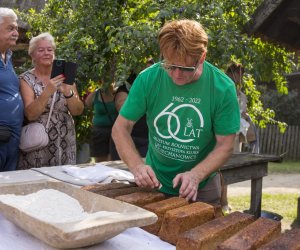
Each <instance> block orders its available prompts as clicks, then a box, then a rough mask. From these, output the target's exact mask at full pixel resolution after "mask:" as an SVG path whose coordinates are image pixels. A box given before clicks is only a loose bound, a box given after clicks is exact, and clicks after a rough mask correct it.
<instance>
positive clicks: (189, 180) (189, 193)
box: [173, 171, 200, 201]
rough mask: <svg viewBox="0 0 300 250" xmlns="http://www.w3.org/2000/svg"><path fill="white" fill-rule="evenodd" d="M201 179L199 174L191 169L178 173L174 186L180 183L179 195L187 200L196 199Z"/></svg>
mask: <svg viewBox="0 0 300 250" xmlns="http://www.w3.org/2000/svg"><path fill="white" fill-rule="evenodd" d="M199 182H200V181H199V180H198V179H197V176H195V174H193V173H192V172H191V171H187V172H184V173H181V174H178V175H176V176H175V178H174V179H173V188H175V187H177V186H178V185H179V184H180V183H181V186H180V189H179V196H180V197H182V198H185V199H186V200H187V201H189V200H192V201H196V199H197V194H198V186H199Z"/></svg>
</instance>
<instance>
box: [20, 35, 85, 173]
mask: <svg viewBox="0 0 300 250" xmlns="http://www.w3.org/2000/svg"><path fill="white" fill-rule="evenodd" d="M55 49H56V45H55V42H54V38H53V36H52V35H51V34H49V33H42V34H40V35H38V36H36V37H33V38H32V39H31V40H30V42H29V51H28V54H29V55H30V57H31V59H32V63H33V67H34V68H32V69H30V70H28V71H26V72H24V73H23V74H21V75H20V90H21V95H22V98H23V102H24V108H25V121H27V123H29V122H33V121H35V122H39V123H42V124H43V125H44V126H45V127H46V123H47V120H48V117H49V111H50V106H51V103H52V98H53V97H55V101H54V105H53V111H52V114H51V116H50V123H49V132H48V135H49V143H48V145H47V146H46V147H44V148H41V149H38V150H35V151H31V152H27V153H26V152H22V151H21V155H20V159H19V164H18V169H29V168H37V167H43V166H57V165H66V164H76V133H75V126H74V121H73V118H72V116H76V115H80V114H81V113H82V112H83V109H84V105H83V103H82V101H81V100H80V98H79V96H78V91H77V88H76V85H75V84H72V85H71V84H66V83H65V76H64V75H63V74H60V75H58V76H55V77H53V78H51V70H52V64H53V60H54V58H55Z"/></svg>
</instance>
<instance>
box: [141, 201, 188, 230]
mask: <svg viewBox="0 0 300 250" xmlns="http://www.w3.org/2000/svg"><path fill="white" fill-rule="evenodd" d="M188 204H189V203H188V201H187V200H186V199H184V198H179V197H172V198H169V199H166V200H162V201H158V202H154V203H150V204H147V205H145V206H144V207H143V208H144V209H147V210H149V211H151V212H153V213H155V214H156V215H157V217H158V220H157V221H156V223H154V224H152V225H149V226H145V227H142V229H144V230H146V231H147V232H149V233H151V234H155V235H157V234H158V231H159V230H160V227H161V223H162V221H163V218H164V215H165V213H166V212H167V211H169V210H171V209H174V208H178V207H182V206H184V205H188Z"/></svg>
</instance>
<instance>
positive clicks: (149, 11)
mask: <svg viewBox="0 0 300 250" xmlns="http://www.w3.org/2000/svg"><path fill="white" fill-rule="evenodd" d="M261 2H262V0H251V1H250V0H223V1H220V0H209V1H207V0H205V1H204V0H176V1H174V0H101V1H100V0H64V1H61V0H48V1H47V4H46V6H45V8H44V9H43V10H42V11H41V12H40V13H36V12H35V11H34V10H30V11H29V12H28V13H20V15H21V18H22V19H23V20H24V21H26V22H28V23H29V25H30V27H31V28H30V30H29V32H28V36H29V38H30V37H32V36H34V35H37V34H39V33H40V32H45V31H48V32H50V33H51V34H52V35H53V36H54V37H55V39H56V42H57V51H56V55H57V57H60V58H66V59H69V60H74V61H77V63H78V65H79V67H78V79H77V83H78V87H79V90H80V91H81V93H82V95H85V94H86V92H87V91H88V89H89V88H90V87H93V86H95V84H96V83H97V82H98V81H99V80H100V79H103V80H104V82H105V83H106V84H108V83H110V82H115V83H116V84H117V85H119V84H121V83H122V82H124V81H126V79H127V77H128V75H129V74H130V72H131V71H132V70H133V69H134V71H135V72H136V73H138V72H139V71H140V70H142V69H143V67H144V64H145V62H146V59H147V58H148V57H153V58H154V59H155V61H158V60H159V50H158V44H157V33H158V30H159V29H160V27H161V26H162V25H163V24H164V23H165V22H166V21H168V20H173V19H183V18H190V19H195V20H198V21H199V22H201V23H202V24H203V26H204V27H205V29H206V31H207V33H208V35H209V47H208V54H207V60H208V61H210V62H211V63H213V64H214V65H216V66H217V67H219V68H221V69H224V70H225V68H226V66H227V65H228V62H229V61H232V60H235V61H239V62H240V63H242V64H243V65H244V66H245V68H246V70H247V71H248V73H249V74H248V75H247V77H245V89H244V91H245V93H246V95H247V96H248V98H249V100H250V101H249V107H248V110H249V114H250V116H251V117H252V119H253V120H254V121H255V122H256V123H257V124H259V125H260V126H262V127H264V126H266V124H268V123H276V124H278V125H279V127H280V128H281V129H284V128H285V125H286V124H285V123H282V122H279V121H275V120H274V117H275V114H274V111H273V110H271V109H268V108H267V109H264V108H263V104H262V102H261V97H260V95H261V94H260V92H259V91H258V90H257V88H256V82H258V81H262V80H263V81H270V80H273V81H275V83H276V86H277V90H278V91H279V92H280V93H283V94H286V93H287V87H286V80H285V79H284V78H283V74H284V73H285V74H286V73H290V72H291V71H292V68H293V66H294V65H293V59H294V57H295V55H294V54H293V53H288V52H287V51H286V50H285V49H283V48H281V47H278V46H275V45H272V44H268V43H266V42H263V41H261V40H260V39H259V38H253V37H248V36H247V35H245V34H243V32H242V31H243V29H244V27H245V24H246V23H247V22H248V21H249V20H250V18H251V14H253V13H254V10H255V9H256V7H257V6H258V5H259V4H260V3H261ZM89 116H90V115H89V114H86V115H84V116H82V117H80V119H79V120H78V121H77V124H79V126H77V133H78V136H79V139H83V138H84V137H85V135H84V131H86V128H87V127H88V126H89Z"/></svg>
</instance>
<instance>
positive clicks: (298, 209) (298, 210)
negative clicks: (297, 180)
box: [297, 197, 300, 222]
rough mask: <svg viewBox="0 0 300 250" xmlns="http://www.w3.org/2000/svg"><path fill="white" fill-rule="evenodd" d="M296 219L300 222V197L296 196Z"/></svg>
mask: <svg viewBox="0 0 300 250" xmlns="http://www.w3.org/2000/svg"><path fill="white" fill-rule="evenodd" d="M297 221H299V222H300V197H299V198H298V208H297Z"/></svg>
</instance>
